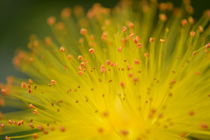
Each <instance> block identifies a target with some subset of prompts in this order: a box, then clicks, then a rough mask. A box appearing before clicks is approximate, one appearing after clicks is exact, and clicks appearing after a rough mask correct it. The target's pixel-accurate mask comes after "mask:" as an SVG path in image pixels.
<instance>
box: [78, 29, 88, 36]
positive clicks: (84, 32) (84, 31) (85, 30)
mask: <svg viewBox="0 0 210 140" xmlns="http://www.w3.org/2000/svg"><path fill="white" fill-rule="evenodd" d="M87 32H88V31H87V29H85V28H82V29H81V30H80V34H82V35H86V34H87Z"/></svg>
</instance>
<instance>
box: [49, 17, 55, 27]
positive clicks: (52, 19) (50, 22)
mask: <svg viewBox="0 0 210 140" xmlns="http://www.w3.org/2000/svg"><path fill="white" fill-rule="evenodd" d="M55 22H56V19H55V17H53V16H51V17H49V18H48V19H47V23H48V24H49V25H54V24H55Z"/></svg>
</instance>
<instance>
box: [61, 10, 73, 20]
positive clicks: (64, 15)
mask: <svg viewBox="0 0 210 140" xmlns="http://www.w3.org/2000/svg"><path fill="white" fill-rule="evenodd" d="M70 15H71V9H70V8H65V9H63V10H62V12H61V17H62V18H69V17H70Z"/></svg>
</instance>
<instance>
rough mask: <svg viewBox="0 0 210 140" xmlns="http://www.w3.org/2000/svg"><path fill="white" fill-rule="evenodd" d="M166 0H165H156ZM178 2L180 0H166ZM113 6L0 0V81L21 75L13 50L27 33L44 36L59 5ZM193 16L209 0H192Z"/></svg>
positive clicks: (108, 2) (84, 0) (106, 0)
mask: <svg viewBox="0 0 210 140" xmlns="http://www.w3.org/2000/svg"><path fill="white" fill-rule="evenodd" d="M159 1H166V0H159ZM167 1H171V2H173V3H175V4H176V5H181V0H167ZM96 2H97V3H101V4H102V5H103V6H105V7H114V6H115V5H116V4H117V3H118V2H119V0H0V82H4V81H5V78H6V77H7V76H10V75H13V76H22V74H21V73H20V72H18V71H17V70H16V69H15V68H14V67H13V64H12V58H13V56H14V54H15V51H16V50H17V49H20V48H26V46H27V41H28V37H29V35H30V34H37V35H39V36H41V37H42V36H47V35H49V34H50V29H49V27H48V26H47V24H46V18H47V17H49V16H51V15H54V16H58V15H59V14H60V11H61V9H62V8H65V7H73V6H75V5H82V6H83V7H84V8H85V9H88V8H90V7H91V5H92V4H94V3H96ZM192 5H193V6H194V8H195V14H194V17H195V18H196V19H198V18H199V17H200V16H201V15H202V13H203V11H204V10H206V9H210V0H192Z"/></svg>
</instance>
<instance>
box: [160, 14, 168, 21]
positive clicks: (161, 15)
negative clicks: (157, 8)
mask: <svg viewBox="0 0 210 140" xmlns="http://www.w3.org/2000/svg"><path fill="white" fill-rule="evenodd" d="M159 19H160V20H161V21H166V20H167V16H166V15H165V14H160V15H159Z"/></svg>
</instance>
